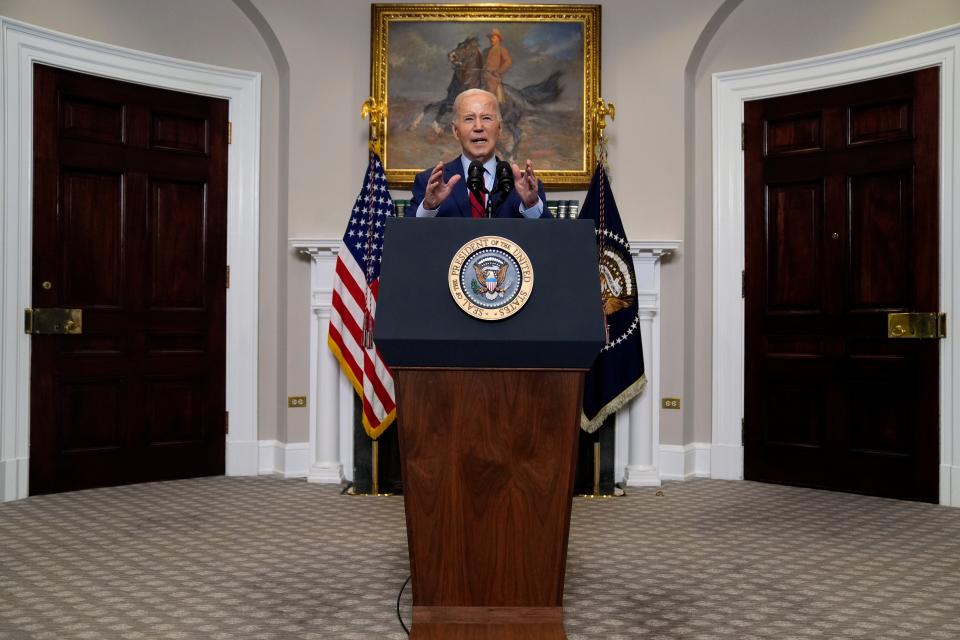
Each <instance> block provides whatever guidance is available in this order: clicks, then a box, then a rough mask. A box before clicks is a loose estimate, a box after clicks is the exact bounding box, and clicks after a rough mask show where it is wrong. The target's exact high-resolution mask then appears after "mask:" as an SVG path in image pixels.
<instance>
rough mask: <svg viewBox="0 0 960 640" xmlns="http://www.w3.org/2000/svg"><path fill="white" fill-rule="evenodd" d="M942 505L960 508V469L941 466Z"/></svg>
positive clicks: (946, 465)
mask: <svg viewBox="0 0 960 640" xmlns="http://www.w3.org/2000/svg"><path fill="white" fill-rule="evenodd" d="M940 504H942V505H945V506H948V507H960V467H955V466H952V465H949V464H942V465H940Z"/></svg>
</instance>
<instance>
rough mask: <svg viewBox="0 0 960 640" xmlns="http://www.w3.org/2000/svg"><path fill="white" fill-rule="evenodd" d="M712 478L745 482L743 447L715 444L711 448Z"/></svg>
mask: <svg viewBox="0 0 960 640" xmlns="http://www.w3.org/2000/svg"><path fill="white" fill-rule="evenodd" d="M710 477H711V478H718V479H721V480H743V446H742V445H739V444H736V445H732V444H714V445H712V446H711V447H710Z"/></svg>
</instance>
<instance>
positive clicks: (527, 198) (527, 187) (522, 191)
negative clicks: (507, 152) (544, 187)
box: [510, 160, 540, 209]
mask: <svg viewBox="0 0 960 640" xmlns="http://www.w3.org/2000/svg"><path fill="white" fill-rule="evenodd" d="M510 167H511V168H512V169H513V188H514V189H516V191H517V195H518V196H520V200H521V201H523V206H524V207H525V208H527V209H529V208H530V207H532V206H534V205H535V204H537V202H538V201H539V200H540V192H539V191H538V189H537V187H538V184H539V183H538V181H537V174H535V173H534V172H533V162H532V161H530V160H527V166H526V170H525V171H524V172H523V173H521V172H520V167H519V166H518V165H517V163H516V162H512V163H510Z"/></svg>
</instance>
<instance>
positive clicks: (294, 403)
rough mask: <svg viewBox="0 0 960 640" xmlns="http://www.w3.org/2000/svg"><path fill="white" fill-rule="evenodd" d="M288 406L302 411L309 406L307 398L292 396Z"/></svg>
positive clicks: (288, 399)
mask: <svg viewBox="0 0 960 640" xmlns="http://www.w3.org/2000/svg"><path fill="white" fill-rule="evenodd" d="M287 406H288V407H291V408H295V409H302V408H304V407H305V406H307V396H290V397H289V398H287Z"/></svg>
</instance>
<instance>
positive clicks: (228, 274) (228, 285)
mask: <svg viewBox="0 0 960 640" xmlns="http://www.w3.org/2000/svg"><path fill="white" fill-rule="evenodd" d="M229 288H230V265H227V289H229Z"/></svg>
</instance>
